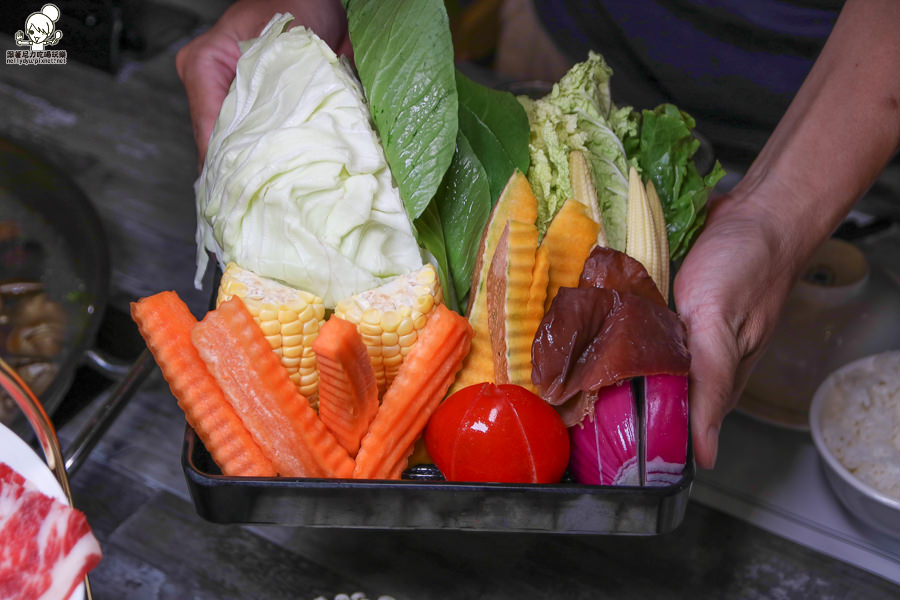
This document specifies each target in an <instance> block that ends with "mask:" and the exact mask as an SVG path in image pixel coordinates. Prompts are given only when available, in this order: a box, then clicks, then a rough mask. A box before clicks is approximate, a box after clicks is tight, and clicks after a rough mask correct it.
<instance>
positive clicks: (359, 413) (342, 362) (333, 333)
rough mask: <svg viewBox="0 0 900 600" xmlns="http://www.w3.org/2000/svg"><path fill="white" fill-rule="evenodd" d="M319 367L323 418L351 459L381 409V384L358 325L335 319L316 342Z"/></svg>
mask: <svg viewBox="0 0 900 600" xmlns="http://www.w3.org/2000/svg"><path fill="white" fill-rule="evenodd" d="M312 349H313V352H314V353H315V355H316V362H317V363H318V365H319V418H320V419H322V422H323V423H325V426H326V427H327V428H328V430H329V431H331V433H333V434H334V437H336V438H337V441H338V442H339V443H340V444H341V446H343V447H344V448H345V449H346V450H347V452H348V453H349V454H350V456H356V453H357V451H358V450H359V443H360V441H362V438H363V436H364V435H365V434H366V431H368V429H369V423H371V422H372V418H373V417H374V416H375V412H376V411H377V410H378V383H377V382H376V381H375V370H374V369H373V368H372V362H371V361H370V360H369V354H368V351H367V350H366V345H365V343H364V342H363V339H362V336H361V335H360V334H359V332H358V331H357V330H356V325H354V324H353V323H351V322H350V321H345V320H344V319H341V318H339V317H335V316H332V317H331V318H330V319H328V320H327V321H326V322H325V324H324V325H323V326H322V329H321V330H319V335H318V336H317V337H316V339H315V341H313V343H312Z"/></svg>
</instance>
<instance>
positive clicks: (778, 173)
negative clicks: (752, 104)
mask: <svg viewBox="0 0 900 600" xmlns="http://www.w3.org/2000/svg"><path fill="white" fill-rule="evenodd" d="M898 30H900V3H898V2H896V0H850V1H848V2H847V3H846V5H845V6H844V9H843V11H842V12H841V14H840V17H839V18H838V20H837V22H836V24H835V27H834V30H833V31H832V33H831V35H830V37H829V39H828V41H827V42H826V44H825V47H824V49H823V51H822V53H821V55H820V56H819V58H818V59H817V60H816V63H815V65H814V66H813V68H812V70H811V72H810V74H809V76H808V77H807V79H806V81H804V83H803V85H802V87H801V88H800V90H799V91H798V93H797V95H796V97H795V98H794V100H793V101H792V103H791V105H790V107H789V108H788V110H787V112H786V113H785V115H784V117H783V118H782V119H781V121H780V123H779V125H778V127H777V128H776V129H775V131H774V133H773V134H772V136H771V138H770V139H769V140H768V142H767V143H766V145H765V147H764V148H763V150H762V152H761V153H760V155H759V156H758V157H757V159H756V160H755V161H754V163H753V165H752V166H751V167H750V169H749V170H748V172H747V174H746V175H745V177H744V178H743V179H742V180H741V182H740V183H739V184H738V185H737V186H735V188H734V190H732V191H731V192H730V193H729V194H728V195H726V196H724V197H723V198H721V199H719V200H717V201H715V202H714V203H713V206H712V209H711V211H710V215H709V218H708V221H707V224H706V226H705V228H704V230H703V233H702V234H701V235H700V237H699V238H698V240H697V243H696V244H695V245H694V247H693V248H692V249H691V251H690V252H689V253H688V255H687V257H686V258H685V260H684V263H683V264H682V266H681V269H680V270H679V272H678V275H677V277H676V280H675V288H674V294H675V302H676V305H677V306H678V310H679V313H680V314H681V316H682V318H683V319H684V321H685V323H686V325H687V327H688V344H689V348H690V349H691V353H692V356H693V362H692V366H691V429H692V438H693V444H694V452H695V457H696V460H697V463H698V465H699V466H701V467H703V468H711V467H712V466H713V465H714V463H715V458H716V451H717V447H718V434H719V428H720V426H721V424H722V420H723V419H724V417H725V415H726V413H727V412H728V411H730V410H731V409H732V408H733V407H734V406H735V404H736V403H737V400H738V397H739V394H740V392H741V391H742V389H743V387H744V385H745V384H746V381H747V378H748V376H749V373H750V370H751V369H752V366H753V364H754V363H755V362H756V360H757V359H758V358H759V356H760V354H761V353H762V351H763V349H764V346H765V344H766V343H767V341H768V338H769V336H770V335H771V333H772V331H773V329H774V327H775V324H776V322H777V319H778V316H779V313H780V311H781V308H782V306H783V304H784V302H785V300H786V298H787V296H788V294H789V292H790V290H791V288H792V286H793V285H794V282H795V281H796V279H797V277H799V275H800V270H801V269H802V268H803V266H804V265H805V264H806V262H807V260H808V259H809V257H810V256H811V255H812V253H813V252H814V251H815V249H816V248H817V247H818V246H819V245H820V244H821V243H822V242H823V241H824V240H825V239H827V238H828V236H829V235H830V234H831V233H832V232H833V231H834V229H835V228H836V227H837V225H838V224H840V222H841V220H842V219H843V217H844V216H845V215H846V214H847V213H848V212H849V210H850V209H851V208H852V206H853V205H854V203H855V202H856V201H857V200H858V199H859V197H860V196H861V195H862V194H863V193H864V192H865V191H866V189H867V188H868V187H869V186H870V185H871V184H872V182H873V181H874V180H875V178H876V177H877V176H878V174H879V173H880V171H881V170H882V169H883V167H884V165H885V164H886V163H887V161H888V160H889V159H890V158H891V156H892V155H893V153H894V152H895V151H896V149H897V147H898V143H900V77H897V71H898V68H900V36H898V35H897V31H898Z"/></svg>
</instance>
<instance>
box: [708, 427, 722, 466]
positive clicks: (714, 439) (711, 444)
mask: <svg viewBox="0 0 900 600" xmlns="http://www.w3.org/2000/svg"><path fill="white" fill-rule="evenodd" d="M706 446H707V448H709V451H710V464H709V468H710V469H712V468H714V467H715V466H716V455H717V454H718V453H719V427H718V426H716V425H710V426H709V429H707V430H706Z"/></svg>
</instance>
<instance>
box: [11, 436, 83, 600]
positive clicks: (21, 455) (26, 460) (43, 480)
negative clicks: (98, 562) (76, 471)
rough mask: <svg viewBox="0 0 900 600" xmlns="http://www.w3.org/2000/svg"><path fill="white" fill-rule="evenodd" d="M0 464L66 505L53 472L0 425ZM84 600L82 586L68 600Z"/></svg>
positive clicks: (67, 502)
mask: <svg viewBox="0 0 900 600" xmlns="http://www.w3.org/2000/svg"><path fill="white" fill-rule="evenodd" d="M0 462H5V463H6V464H8V465H9V466H10V467H12V468H13V469H14V470H15V471H18V472H19V473H20V474H21V475H22V477H24V478H25V479H27V480H28V481H30V482H31V483H33V484H34V486H35V487H37V489H39V490H40V491H41V492H42V493H44V494H47V495H48V496H51V497H53V498H56V499H57V500H59V501H60V502H62V503H64V504H66V505H68V504H69V500H68V499H67V498H66V495H65V493H63V490H62V486H60V485H59V482H58V481H57V480H56V477H54V476H53V472H52V471H50V468H49V467H48V466H47V463H45V462H44V461H43V460H41V458H40V457H39V456H38V455H37V454H35V452H34V451H33V450H32V449H31V447H30V446H29V445H28V444H26V443H25V442H24V441H23V440H22V438H20V437H19V436H18V435H16V434H15V433H14V432H13V431H12V430H11V429H9V428H8V427H7V426H5V425H3V424H0ZM83 598H84V584H83V583H82V584H80V585H79V586H78V587H77V588H75V591H74V592H73V593H72V595H71V596H70V597H69V600H82V599H83Z"/></svg>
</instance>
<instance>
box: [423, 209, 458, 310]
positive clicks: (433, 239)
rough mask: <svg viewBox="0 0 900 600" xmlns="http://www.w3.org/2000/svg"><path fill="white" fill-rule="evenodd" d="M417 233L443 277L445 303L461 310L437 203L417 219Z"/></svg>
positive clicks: (451, 307)
mask: <svg viewBox="0 0 900 600" xmlns="http://www.w3.org/2000/svg"><path fill="white" fill-rule="evenodd" d="M415 226H416V235H417V237H418V239H419V243H420V244H421V245H422V247H423V248H425V249H426V250H428V252H429V253H430V254H431V256H432V257H433V259H434V263H435V267H436V268H437V270H438V275H439V276H440V278H441V287H442V288H443V290H444V304H446V305H447V306H448V307H449V308H450V309H451V310H455V311H456V312H460V311H459V304H458V302H457V300H456V291H455V290H454V289H453V280H452V279H451V278H450V276H449V273H450V265H449V261H448V259H447V244H446V242H445V241H444V229H443V226H442V225H441V214H440V212H439V211H438V207H437V204H435V203H434V202H430V203H429V204H428V206H427V207H425V210H424V211H422V214H421V215H419V218H418V219H416V221H415Z"/></svg>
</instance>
